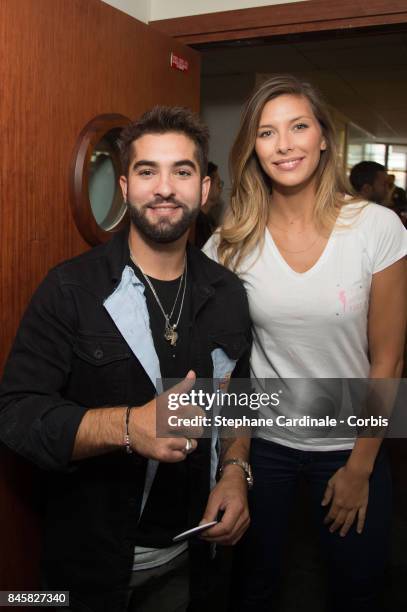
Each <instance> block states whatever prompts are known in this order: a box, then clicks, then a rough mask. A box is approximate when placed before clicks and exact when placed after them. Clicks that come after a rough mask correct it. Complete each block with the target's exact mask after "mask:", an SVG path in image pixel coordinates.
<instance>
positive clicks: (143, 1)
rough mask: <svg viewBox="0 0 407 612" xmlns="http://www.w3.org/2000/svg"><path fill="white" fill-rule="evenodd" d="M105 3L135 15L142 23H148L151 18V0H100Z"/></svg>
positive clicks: (132, 15)
mask: <svg viewBox="0 0 407 612" xmlns="http://www.w3.org/2000/svg"><path fill="white" fill-rule="evenodd" d="M102 2H106V4H110V5H111V6H114V7H115V8H117V9H119V10H120V11H123V13H127V14H128V15H131V17H135V18H136V19H139V20H140V21H144V23H148V22H149V21H150V19H151V17H150V11H151V0H102Z"/></svg>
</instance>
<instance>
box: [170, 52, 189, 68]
mask: <svg viewBox="0 0 407 612" xmlns="http://www.w3.org/2000/svg"><path fill="white" fill-rule="evenodd" d="M170 65H171V68H175V70H181V72H188V68H189V62H188V60H186V59H184V58H183V57H180V56H179V55H175V53H171V60H170Z"/></svg>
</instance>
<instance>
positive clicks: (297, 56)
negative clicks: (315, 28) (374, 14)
mask: <svg viewBox="0 0 407 612" xmlns="http://www.w3.org/2000/svg"><path fill="white" fill-rule="evenodd" d="M202 54H203V69H202V72H203V76H204V77H205V78H204V80H203V82H204V83H205V79H206V78H209V79H210V77H211V76H215V75H217V76H218V77H219V76H221V75H231V74H234V75H236V74H246V75H248V74H255V73H261V74H269V73H278V72H279V73H281V72H289V73H293V74H295V75H298V76H300V77H302V78H304V79H307V80H310V81H311V82H313V83H314V84H315V85H317V86H318V87H319V89H320V90H321V91H322V93H323V94H324V96H325V98H326V99H327V101H328V102H329V104H331V105H332V106H334V107H335V108H337V109H338V110H339V111H341V112H342V113H343V114H344V115H346V116H347V117H348V118H349V119H350V120H351V121H352V122H354V123H355V124H356V125H358V126H360V127H361V128H363V129H364V130H366V131H367V132H370V134H372V135H373V136H374V137H375V138H376V139H377V140H379V141H386V142H394V143H397V142H398V143H402V142H407V33H389V34H376V35H371V34H370V35H365V36H358V37H354V36H352V37H348V38H344V37H343V36H341V37H340V38H332V39H331V40H320V41H309V42H307V41H300V42H291V43H289V42H287V43H282V42H279V43H268V44H267V45H265V44H263V45H262V46H247V44H245V43H242V46H237V47H228V48H218V49H205V50H202Z"/></svg>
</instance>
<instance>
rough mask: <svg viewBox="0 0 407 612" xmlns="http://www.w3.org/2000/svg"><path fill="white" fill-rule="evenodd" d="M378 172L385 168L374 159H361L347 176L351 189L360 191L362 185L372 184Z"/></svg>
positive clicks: (384, 170)
mask: <svg viewBox="0 0 407 612" xmlns="http://www.w3.org/2000/svg"><path fill="white" fill-rule="evenodd" d="M378 172H386V168H385V167H384V166H382V164H378V163H377V162H374V161H362V162H360V163H359V164H356V166H353V168H352V170H351V173H350V176H349V180H350V182H351V185H352V187H353V189H354V190H355V191H356V192H357V193H360V192H361V190H362V187H363V185H373V183H374V180H375V178H376V175H377V173H378Z"/></svg>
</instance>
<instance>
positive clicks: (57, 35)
mask: <svg viewBox="0 0 407 612" xmlns="http://www.w3.org/2000/svg"><path fill="white" fill-rule="evenodd" d="M171 51H175V52H176V53H178V54H181V55H182V56H183V57H186V58H187V59H188V60H189V63H190V70H189V71H188V72H187V73H181V72H179V71H176V70H173V69H171V68H170V65H169V57H170V53H171ZM0 65H1V80H0V151H1V153H0V158H1V164H0V185H1V189H0V198H1V199H0V228H1V238H2V239H1V241H0V280H1V283H0V287H1V289H0V370H1V368H2V366H3V364H4V361H5V358H6V355H7V353H8V351H9V349H10V345H11V342H12V339H13V337H14V334H15V331H16V328H17V325H18V322H19V320H20V317H21V314H22V312H23V310H24V308H25V306H26V304H27V302H28V300H29V298H30V296H31V294H32V292H33V290H34V288H35V287H36V286H37V285H38V283H39V281H40V280H41V279H42V278H43V277H44V275H45V274H46V272H47V270H48V269H49V268H50V267H51V266H53V265H54V264H56V263H57V262H59V261H61V260H63V259H66V258H69V257H71V256H74V255H76V254H78V253H80V252H82V251H84V250H85V249H87V248H88V245H87V244H86V243H85V242H84V240H83V239H82V238H81V236H80V235H79V233H78V231H77V229H76V226H75V224H74V222H73V219H72V215H71V209H70V205H69V195H68V187H69V181H68V168H69V163H70V159H71V153H72V150H73V148H74V145H75V142H76V139H77V137H78V135H79V133H80V131H81V129H82V127H83V126H84V125H85V124H86V123H87V122H88V121H89V120H90V119H92V118H93V117H94V116H95V115H98V114H102V113H121V114H123V115H126V116H129V117H136V116H138V115H139V114H140V113H141V112H143V111H144V110H146V109H147V108H149V107H151V106H152V105H154V104H157V103H163V104H183V105H187V106H190V107H192V108H193V109H195V110H198V108H199V79H200V74H199V71H200V58H199V55H198V54H197V53H196V52H195V51H193V50H192V49H188V48H185V47H183V46H182V45H181V44H180V43H178V42H175V41H172V40H171V39H169V38H167V37H166V36H164V35H163V34H161V33H160V32H158V31H156V30H153V29H152V28H150V27H149V26H147V25H145V24H143V23H141V22H138V21H136V20H135V19H133V18H131V17H129V16H128V15H126V14H124V13H122V12H120V11H118V10H116V9H114V8H112V7H110V6H108V5H106V4H105V3H103V2H101V1H100V0H0ZM27 469H28V468H26V467H24V466H23V464H21V462H20V461H15V460H14V458H13V456H12V455H10V454H9V453H8V452H7V451H6V450H5V449H0V541H1V551H0V589H6V588H23V587H25V588H27V587H28V586H31V585H32V583H33V582H34V583H35V580H36V570H35V559H36V556H37V549H38V537H37V534H36V533H35V530H34V529H32V527H33V525H34V524H35V523H36V520H37V519H36V513H35V510H34V509H33V510H32V511H31V510H29V509H28V506H29V501H27V495H24V491H23V490H24V489H29V487H31V486H32V484H31V472H30V470H29V469H28V471H27ZM24 474H28V476H25V477H24ZM11 482H13V483H14V484H13V486H11V484H10V483H11ZM29 498H30V495H28V499H29ZM22 525H25V527H24V528H23V527H22ZM30 534H31V535H30ZM32 551H33V552H32ZM18 568H19V571H17V569H18ZM28 568H31V570H30V571H29V570H28ZM30 572H31V574H30Z"/></svg>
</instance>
